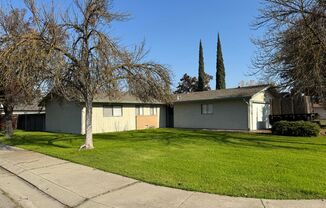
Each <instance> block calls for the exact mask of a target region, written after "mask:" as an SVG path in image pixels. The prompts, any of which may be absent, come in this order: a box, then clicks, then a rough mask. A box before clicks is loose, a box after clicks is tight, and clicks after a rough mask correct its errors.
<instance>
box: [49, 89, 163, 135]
mask: <svg viewBox="0 0 326 208" xmlns="http://www.w3.org/2000/svg"><path fill="white" fill-rule="evenodd" d="M45 109H46V122H45V123H46V131H49V132H64V133H73V134H85V117H86V110H85V105H84V102H72V101H66V100H64V99H62V98H59V97H57V96H54V97H53V98H51V99H45ZM167 109H168V106H167V105H166V104H165V103H160V102H152V103H145V102H142V101H140V100H139V99H137V98H136V97H134V96H131V95H123V96H121V97H119V98H116V99H110V98H109V97H108V96H106V95H98V96H96V98H95V99H94V101H93V115H92V123H93V133H105V132H115V131H128V130H138V129H145V128H164V127H167V126H168V124H167V120H166V118H167V115H166V113H167Z"/></svg>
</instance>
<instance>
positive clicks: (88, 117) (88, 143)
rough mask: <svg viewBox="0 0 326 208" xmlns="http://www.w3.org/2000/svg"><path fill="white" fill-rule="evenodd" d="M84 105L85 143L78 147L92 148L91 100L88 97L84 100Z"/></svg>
mask: <svg viewBox="0 0 326 208" xmlns="http://www.w3.org/2000/svg"><path fill="white" fill-rule="evenodd" d="M85 104H86V105H85V107H86V122H85V137H86V138H85V144H83V145H82V146H81V147H80V149H94V146H93V131H92V114H93V100H92V99H89V100H87V101H86V102H85Z"/></svg>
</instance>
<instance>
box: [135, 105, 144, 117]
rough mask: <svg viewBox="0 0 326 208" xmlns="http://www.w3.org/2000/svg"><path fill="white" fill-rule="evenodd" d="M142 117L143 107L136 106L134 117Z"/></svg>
mask: <svg viewBox="0 0 326 208" xmlns="http://www.w3.org/2000/svg"><path fill="white" fill-rule="evenodd" d="M142 115H144V107H143V106H139V105H138V106H136V116H142Z"/></svg>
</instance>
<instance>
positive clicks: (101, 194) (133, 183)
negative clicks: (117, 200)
mask: <svg viewBox="0 0 326 208" xmlns="http://www.w3.org/2000/svg"><path fill="white" fill-rule="evenodd" d="M138 183H141V181H135V182H132V183H128V184H126V185H124V186H121V187H119V188H116V189H112V190H109V191H106V192H103V193H100V194H97V195H95V196H92V197H90V198H86V199H85V200H83V201H82V202H80V203H79V204H77V205H76V206H74V207H79V206H81V205H83V204H84V203H86V202H88V201H92V200H93V199H95V198H97V197H100V196H103V195H105V194H108V193H112V192H116V191H120V190H122V189H125V188H128V187H130V186H133V185H136V184H138ZM94 202H95V201H94ZM96 203H98V204H101V203H99V202H96ZM102 205H105V204H102ZM105 206H106V205H105Z"/></svg>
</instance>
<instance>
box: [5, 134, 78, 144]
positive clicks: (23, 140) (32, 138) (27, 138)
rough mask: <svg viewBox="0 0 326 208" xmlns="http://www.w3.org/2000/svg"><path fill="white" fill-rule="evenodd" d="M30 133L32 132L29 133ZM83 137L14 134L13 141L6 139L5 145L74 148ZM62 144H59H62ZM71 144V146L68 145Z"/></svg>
mask: <svg viewBox="0 0 326 208" xmlns="http://www.w3.org/2000/svg"><path fill="white" fill-rule="evenodd" d="M28 133H30V132H28ZM80 139H81V137H80V136H78V135H73V134H64V135H62V134H48V133H44V134H43V133H39V132H37V133H35V134H33V133H30V134H27V135H20V134H14V137H13V138H11V139H5V140H4V143H5V144H7V145H10V146H19V145H31V146H33V145H37V146H52V147H57V148H72V147H73V146H72V145H73V141H76V140H80ZM60 142H61V144H58V143H60ZM68 144H69V145H68Z"/></svg>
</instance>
